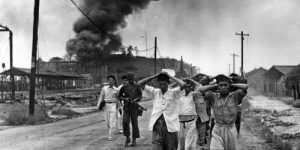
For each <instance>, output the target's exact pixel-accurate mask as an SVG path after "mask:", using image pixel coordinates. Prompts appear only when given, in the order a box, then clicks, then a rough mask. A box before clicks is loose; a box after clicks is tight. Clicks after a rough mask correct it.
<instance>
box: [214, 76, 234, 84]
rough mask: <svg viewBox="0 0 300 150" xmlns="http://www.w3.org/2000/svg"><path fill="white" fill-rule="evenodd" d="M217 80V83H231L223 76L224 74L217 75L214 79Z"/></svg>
mask: <svg viewBox="0 0 300 150" xmlns="http://www.w3.org/2000/svg"><path fill="white" fill-rule="evenodd" d="M215 79H216V80H217V83H219V82H222V81H227V82H228V83H231V80H230V78H229V77H227V76H225V75H224V74H219V75H217V76H216V77H215Z"/></svg>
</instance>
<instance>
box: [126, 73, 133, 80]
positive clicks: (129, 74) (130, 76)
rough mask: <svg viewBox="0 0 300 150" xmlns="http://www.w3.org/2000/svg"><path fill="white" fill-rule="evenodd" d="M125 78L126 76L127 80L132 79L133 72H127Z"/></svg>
mask: <svg viewBox="0 0 300 150" xmlns="http://www.w3.org/2000/svg"><path fill="white" fill-rule="evenodd" d="M126 78H127V80H129V79H134V74H133V72H128V73H127V75H126Z"/></svg>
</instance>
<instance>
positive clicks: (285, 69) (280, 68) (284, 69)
mask: <svg viewBox="0 0 300 150" xmlns="http://www.w3.org/2000/svg"><path fill="white" fill-rule="evenodd" d="M273 67H274V68H275V69H277V70H278V71H280V72H281V73H282V74H284V75H287V74H288V73H289V72H290V71H291V70H293V69H294V68H295V67H296V66H275V65H274V66H273Z"/></svg>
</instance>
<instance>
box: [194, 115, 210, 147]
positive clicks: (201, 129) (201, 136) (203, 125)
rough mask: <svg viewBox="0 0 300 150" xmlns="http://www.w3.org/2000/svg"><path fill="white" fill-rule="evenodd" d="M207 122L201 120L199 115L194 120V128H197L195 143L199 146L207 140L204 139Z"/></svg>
mask: <svg viewBox="0 0 300 150" xmlns="http://www.w3.org/2000/svg"><path fill="white" fill-rule="evenodd" d="M207 122H208V121H207ZM207 122H202V121H201V119H200V118H199V117H198V119H197V121H196V128H197V132H198V140H197V145H198V146H200V147H202V146H204V145H205V144H206V143H207V141H206V136H207V128H206V127H207Z"/></svg>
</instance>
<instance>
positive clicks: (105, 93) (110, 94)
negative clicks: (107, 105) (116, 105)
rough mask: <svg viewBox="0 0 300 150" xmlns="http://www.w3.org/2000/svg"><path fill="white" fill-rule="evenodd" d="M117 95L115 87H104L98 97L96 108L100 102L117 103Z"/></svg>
mask: <svg viewBox="0 0 300 150" xmlns="http://www.w3.org/2000/svg"><path fill="white" fill-rule="evenodd" d="M117 94H118V89H117V88H116V87H115V86H113V87H112V88H111V87H109V86H104V87H103V88H102V91H101V94H100V96H99V100H98V104H97V106H98V107H99V105H100V102H101V101H102V100H105V101H106V102H117V96H118V95H117Z"/></svg>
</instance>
